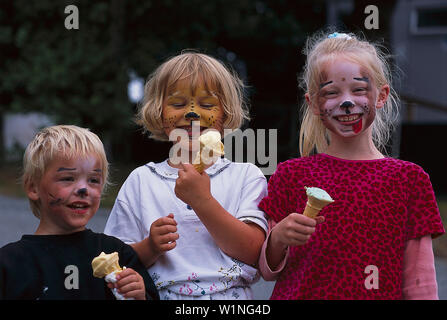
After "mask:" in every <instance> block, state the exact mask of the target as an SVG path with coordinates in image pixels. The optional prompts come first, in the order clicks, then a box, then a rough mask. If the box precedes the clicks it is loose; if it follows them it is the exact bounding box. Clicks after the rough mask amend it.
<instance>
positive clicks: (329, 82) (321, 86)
mask: <svg viewBox="0 0 447 320" xmlns="http://www.w3.org/2000/svg"><path fill="white" fill-rule="evenodd" d="M331 83H332V81H328V82H323V83H320V89H321V88H323V87H324V86H327V85H328V84H331Z"/></svg>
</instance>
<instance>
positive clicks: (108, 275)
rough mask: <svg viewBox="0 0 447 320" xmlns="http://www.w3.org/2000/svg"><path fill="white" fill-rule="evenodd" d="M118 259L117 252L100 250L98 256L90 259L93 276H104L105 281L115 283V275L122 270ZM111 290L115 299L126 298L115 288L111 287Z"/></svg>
mask: <svg viewBox="0 0 447 320" xmlns="http://www.w3.org/2000/svg"><path fill="white" fill-rule="evenodd" d="M118 261H119V257H118V252H112V253H110V254H105V253H104V252H101V254H100V255H99V256H97V257H96V258H94V259H93V260H92V269H93V276H95V277H97V278H104V280H105V281H106V282H111V283H115V282H116V275H117V274H118V273H120V272H121V271H123V269H122V268H121V267H120V265H119V263H118ZM125 268H126V267H124V269H125ZM112 292H113V294H114V296H115V297H116V299H117V300H126V298H124V297H123V296H122V295H121V294H119V293H118V291H117V290H116V288H113V289H112ZM132 300H133V299H132Z"/></svg>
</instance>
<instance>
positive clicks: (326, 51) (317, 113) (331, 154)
mask: <svg viewBox="0 0 447 320" xmlns="http://www.w3.org/2000/svg"><path fill="white" fill-rule="evenodd" d="M305 53H306V55H307V61H306V65H305V70H304V74H303V83H302V85H303V88H304V90H305V92H306V93H305V99H304V103H303V106H302V109H303V120H302V125H301V130H300V152H301V156H302V157H301V158H298V159H292V160H288V161H286V162H284V163H281V164H280V165H278V168H277V170H276V172H275V173H274V174H273V175H272V177H271V178H270V180H269V185H268V196H267V197H266V198H264V199H263V200H262V202H261V203H260V206H259V207H260V208H261V209H263V210H264V211H265V212H266V213H267V214H268V216H269V218H270V219H269V223H270V233H269V235H268V237H267V240H266V241H265V243H264V246H263V250H262V252H261V256H260V260H259V264H260V269H261V272H262V275H263V277H264V278H265V279H267V280H275V279H276V280H277V282H276V285H275V288H274V290H273V293H272V296H271V299H437V284H436V274H435V268H434V257H433V250H432V240H431V239H432V238H433V237H436V236H439V235H441V234H443V233H444V228H443V225H442V222H441V219H440V214H439V210H438V207H437V204H436V199H435V195H434V192H433V188H432V186H431V183H430V179H429V176H428V174H427V173H426V172H424V170H423V169H422V168H421V167H420V166H418V165H416V164H414V163H410V162H407V161H402V160H398V159H394V158H391V157H388V156H386V155H384V150H385V146H386V142H387V141H388V139H389V135H390V132H391V129H392V125H393V122H394V120H395V119H396V115H397V102H398V100H397V96H396V95H395V94H394V92H393V90H392V88H391V75H390V71H389V67H388V64H387V61H386V59H385V55H384V54H383V53H382V52H381V51H380V50H379V48H378V47H377V46H375V45H373V44H371V43H369V42H368V41H366V40H362V39H359V38H357V37H356V36H355V35H353V34H344V33H332V34H330V35H329V36H327V35H323V36H321V35H317V36H315V37H312V38H310V39H309V41H308V43H307V47H306V50H305ZM305 186H307V187H319V188H321V189H324V190H325V191H327V192H328V193H329V194H330V196H331V197H332V198H333V199H334V200H335V202H334V203H332V204H330V205H328V206H327V207H325V208H323V209H322V210H321V212H320V216H318V217H317V218H316V219H312V218H309V217H306V216H304V215H302V214H301V213H303V210H304V208H305V206H306V202H307V197H306V191H305V188H304V187H305Z"/></svg>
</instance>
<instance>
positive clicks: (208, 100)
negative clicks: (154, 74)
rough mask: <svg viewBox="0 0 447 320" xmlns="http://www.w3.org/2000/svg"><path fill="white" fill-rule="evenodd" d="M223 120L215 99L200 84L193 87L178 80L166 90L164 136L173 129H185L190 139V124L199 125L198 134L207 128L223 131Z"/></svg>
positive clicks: (163, 117) (163, 113)
mask: <svg viewBox="0 0 447 320" xmlns="http://www.w3.org/2000/svg"><path fill="white" fill-rule="evenodd" d="M223 118H224V110H223V108H222V105H221V102H220V100H219V98H218V96H217V95H216V93H215V92H214V91H213V90H212V89H207V88H206V86H205V85H204V83H203V82H202V83H199V85H197V87H196V88H192V87H191V84H190V82H189V81H187V80H181V81H179V82H178V83H177V85H176V86H175V87H174V88H172V89H171V90H168V92H167V94H166V98H165V99H164V101H163V110H162V121H163V129H164V131H165V133H166V135H167V136H169V134H170V133H171V131H172V130H174V129H184V130H186V131H187V132H188V135H189V136H190V138H191V135H192V124H193V121H197V122H198V123H200V132H202V131H204V130H206V129H209V128H213V129H216V130H217V131H219V132H222V130H223V126H222V125H223ZM197 122H196V123H197Z"/></svg>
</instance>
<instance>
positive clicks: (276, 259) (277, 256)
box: [266, 228, 287, 270]
mask: <svg viewBox="0 0 447 320" xmlns="http://www.w3.org/2000/svg"><path fill="white" fill-rule="evenodd" d="M275 231H276V230H275V228H273V229H272V231H271V233H270V237H269V239H268V242H267V248H266V258H267V264H268V266H269V268H270V269H271V270H276V269H277V267H278V265H279V264H280V263H281V262H282V260H283V259H284V256H285V254H286V251H287V245H285V244H283V243H282V242H280V241H278V240H277V237H275Z"/></svg>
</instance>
